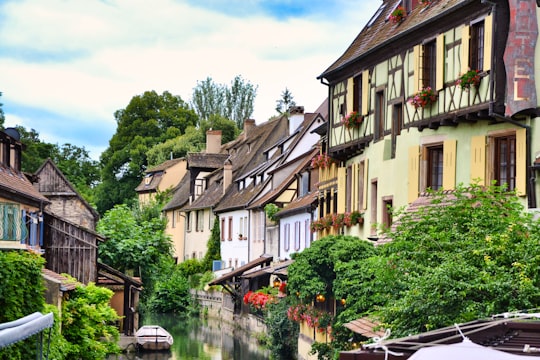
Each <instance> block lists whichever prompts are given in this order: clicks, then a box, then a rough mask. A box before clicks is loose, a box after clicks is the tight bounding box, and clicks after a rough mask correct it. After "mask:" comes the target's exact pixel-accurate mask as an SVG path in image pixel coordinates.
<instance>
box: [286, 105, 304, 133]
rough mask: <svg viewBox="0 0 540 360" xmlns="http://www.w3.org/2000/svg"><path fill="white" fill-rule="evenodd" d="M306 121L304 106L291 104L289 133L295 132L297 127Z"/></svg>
mask: <svg viewBox="0 0 540 360" xmlns="http://www.w3.org/2000/svg"><path fill="white" fill-rule="evenodd" d="M303 121H304V107H303V106H291V107H290V108H289V135H290V134H292V133H294V132H295V131H296V129H298V127H299V126H300V124H302V122H303Z"/></svg>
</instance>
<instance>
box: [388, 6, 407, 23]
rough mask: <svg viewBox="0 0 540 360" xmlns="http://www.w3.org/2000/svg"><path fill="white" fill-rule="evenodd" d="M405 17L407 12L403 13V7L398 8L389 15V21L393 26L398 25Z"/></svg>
mask: <svg viewBox="0 0 540 360" xmlns="http://www.w3.org/2000/svg"><path fill="white" fill-rule="evenodd" d="M406 16H407V11H405V8H404V7H403V6H398V7H397V8H396V9H395V10H394V11H392V13H391V14H390V17H389V19H390V21H391V22H393V23H394V24H397V23H400V22H401V21H403V19H405V17H406Z"/></svg>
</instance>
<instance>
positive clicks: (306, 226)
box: [304, 220, 311, 248]
mask: <svg viewBox="0 0 540 360" xmlns="http://www.w3.org/2000/svg"><path fill="white" fill-rule="evenodd" d="M310 224H311V222H310V221H309V220H305V221H304V248H308V247H309V245H310V244H311V238H310V234H311V229H310Z"/></svg>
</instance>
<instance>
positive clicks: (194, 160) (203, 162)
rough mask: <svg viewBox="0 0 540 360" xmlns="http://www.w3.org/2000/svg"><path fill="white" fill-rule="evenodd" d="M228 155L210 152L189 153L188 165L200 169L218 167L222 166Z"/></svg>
mask: <svg viewBox="0 0 540 360" xmlns="http://www.w3.org/2000/svg"><path fill="white" fill-rule="evenodd" d="M228 157H229V155H228V154H212V153H203V152H201V153H189V154H188V157H187V160H188V167H189V168H202V169H219V168H221V167H223V163H224V162H225V160H227V158H228Z"/></svg>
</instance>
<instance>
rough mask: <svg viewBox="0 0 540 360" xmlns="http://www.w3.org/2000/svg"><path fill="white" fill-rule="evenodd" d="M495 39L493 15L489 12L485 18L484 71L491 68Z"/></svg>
mask: <svg viewBox="0 0 540 360" xmlns="http://www.w3.org/2000/svg"><path fill="white" fill-rule="evenodd" d="M492 41H493V15H491V14H489V15H488V16H486V18H485V19H484V65H483V66H484V69H483V70H484V71H489V70H491V58H492V56H493V54H492V53H491V49H492Z"/></svg>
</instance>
